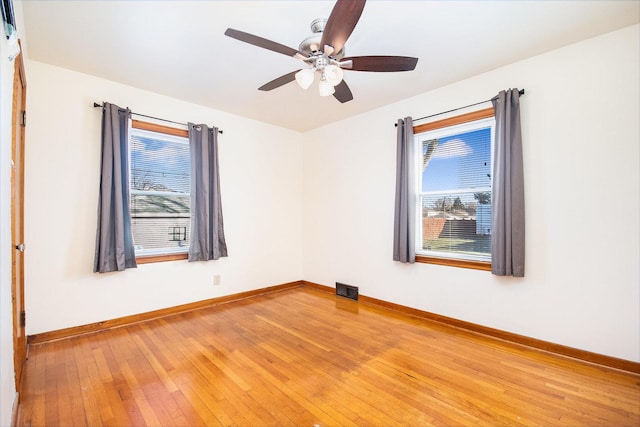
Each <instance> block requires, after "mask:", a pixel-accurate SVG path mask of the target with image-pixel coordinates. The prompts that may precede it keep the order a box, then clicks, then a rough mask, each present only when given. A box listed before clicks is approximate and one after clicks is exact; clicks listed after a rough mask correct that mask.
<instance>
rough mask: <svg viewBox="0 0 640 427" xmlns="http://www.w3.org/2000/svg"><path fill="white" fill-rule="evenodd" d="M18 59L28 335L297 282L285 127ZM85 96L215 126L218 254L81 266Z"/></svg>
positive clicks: (297, 172)
mask: <svg viewBox="0 0 640 427" xmlns="http://www.w3.org/2000/svg"><path fill="white" fill-rule="evenodd" d="M26 66H27V76H28V83H29V86H28V93H27V105H28V123H27V136H26V141H27V146H26V155H25V157H26V177H25V179H26V183H25V191H26V197H25V211H26V216H25V240H26V244H27V252H26V255H25V256H26V258H25V279H26V286H25V287H26V289H25V291H26V295H25V301H26V311H27V319H28V320H27V334H28V335H31V334H35V333H39V332H45V331H51V330H56V329H60V328H66V327H71V326H77V325H83V324H87V323H91V322H97V321H101V320H107V319H112V318H116V317H120V316H126V315H131V314H136V313H141V312H146V311H150V310H155V309H160V308H164V307H171V306H175V305H179V304H184V303H189V302H193V301H199V300H204V299H207V298H213V297H217V296H221V295H228V294H233V293H238V292H243V291H247V290H252V289H257V288H263V287H267V286H272V285H278V284H282V283H286V282H290V281H295V280H300V279H301V278H302V251H301V250H300V248H301V245H302V218H303V211H302V200H303V199H302V165H301V158H302V146H301V144H300V135H299V134H298V133H297V132H293V131H289V130H285V129H281V128H277V127H274V126H270V125H265V124H262V123H258V122H255V121H251V120H248V119H244V118H240V117H237V116H232V115H229V114H226V113H223V112H220V111H215V110H211V109H208V108H205V107H202V106H198V105H194V104H189V103H186V102H182V101H180V100H176V99H171V98H167V97H163V96H160V95H156V94H153V93H149V92H145V91H142V90H139V89H136V88H132V87H128V86H124V85H121V84H116V83H114V82H110V81H106V80H102V79H99V78H96V77H92V76H88V75H85V74H80V73H77V72H73V71H70V70H66V69H62V68H57V67H53V66H50V65H47V64H43V63H39V62H35V61H28V62H27V64H26ZM211 84H216V83H215V82H212V83H211ZM94 101H97V102H102V101H108V102H112V103H115V104H117V105H120V106H122V107H125V106H128V107H129V108H131V109H132V110H133V111H134V112H140V113H143V114H147V115H151V116H156V117H162V118H167V119H170V120H174V121H178V122H186V121H192V122H196V123H207V124H209V125H215V126H218V127H220V128H221V129H223V130H224V134H223V135H221V136H220V140H219V141H220V144H219V155H220V169H221V172H220V178H221V191H222V206H223V211H224V223H225V234H226V239H227V246H228V250H229V257H228V258H221V259H220V260H217V261H210V262H197V263H188V262H187V261H175V262H164V263H156V264H143V265H139V266H138V268H137V269H131V270H127V271H125V272H117V273H107V274H95V273H93V272H92V268H93V257H94V244H95V227H96V212H97V200H98V184H99V163H100V148H99V140H100V129H101V124H100V123H101V111H100V110H99V109H95V108H93V106H92V105H93V102H94ZM214 274H220V275H221V276H222V285H221V286H216V287H214V286H213V276H214Z"/></svg>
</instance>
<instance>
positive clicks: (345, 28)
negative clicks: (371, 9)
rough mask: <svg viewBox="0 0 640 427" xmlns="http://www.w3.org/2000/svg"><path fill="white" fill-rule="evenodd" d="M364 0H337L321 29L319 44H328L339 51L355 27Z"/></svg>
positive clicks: (335, 50)
mask: <svg viewBox="0 0 640 427" xmlns="http://www.w3.org/2000/svg"><path fill="white" fill-rule="evenodd" d="M365 3H366V0H338V1H337V2H336V4H335V6H333V10H332V11H331V15H329V19H328V20H327V24H326V25H325V27H324V30H323V31H322V40H321V41H320V46H322V48H324V46H326V45H329V46H331V47H333V51H334V52H340V51H341V50H342V48H343V47H344V44H345V42H346V41H347V39H348V38H349V36H350V35H351V33H352V32H353V29H354V28H355V27H356V24H357V23H358V20H359V19H360V15H362V10H363V9H364V4H365Z"/></svg>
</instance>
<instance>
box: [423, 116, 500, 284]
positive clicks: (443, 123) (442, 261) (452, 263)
mask: <svg viewBox="0 0 640 427" xmlns="http://www.w3.org/2000/svg"><path fill="white" fill-rule="evenodd" d="M488 118H495V114H494V111H493V107H489V108H485V109H482V110H476V111H472V112H469V113H466V114H460V115H457V116H454V117H448V118H445V119H441V120H436V121H433V122H429V123H424V124H421V125H417V126H414V127H413V134H414V136H417V135H418V134H421V133H425V132H429V131H434V130H439V129H444V128H448V127H452V126H456V125H461V124H465V123H470V122H474V121H477V120H483V119H488ZM417 151H418V147H416V152H417ZM416 157H418V156H417V155H416ZM417 170H418V169H416V171H417ZM420 175H421V174H419V173H416V174H415V178H416V181H418V177H419V176H420ZM415 194H416V197H417V200H416V236H418V233H419V230H420V229H421V228H422V227H419V224H420V223H419V221H421V220H422V212H421V206H422V204H421V203H420V194H421V191H420V186H418V185H417V182H416V193H415ZM416 246H417V242H416ZM415 262H418V263H424V264H435V265H444V266H449V267H459V268H469V269H474V270H483V271H491V262H490V261H479V260H472V259H461V258H448V257H447V258H445V257H436V256H431V255H423V254H418V253H416V256H415Z"/></svg>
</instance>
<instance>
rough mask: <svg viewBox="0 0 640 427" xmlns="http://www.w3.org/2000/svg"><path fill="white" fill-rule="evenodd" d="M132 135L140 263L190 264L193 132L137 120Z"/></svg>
mask: <svg viewBox="0 0 640 427" xmlns="http://www.w3.org/2000/svg"><path fill="white" fill-rule="evenodd" d="M129 135H130V136H129V167H130V171H129V188H130V197H131V228H132V232H133V241H134V246H135V251H136V258H137V260H138V262H140V261H142V262H145V261H147V262H149V261H165V260H170V259H186V257H187V251H188V250H189V234H190V204H191V199H190V190H191V188H190V187H191V177H190V176H191V173H190V171H191V160H190V157H189V139H188V132H187V131H186V130H180V129H175V128H170V127H166V126H160V125H155V124H151V123H145V122H140V121H137V120H133V121H132V124H131V130H130V133H129ZM140 257H143V258H140Z"/></svg>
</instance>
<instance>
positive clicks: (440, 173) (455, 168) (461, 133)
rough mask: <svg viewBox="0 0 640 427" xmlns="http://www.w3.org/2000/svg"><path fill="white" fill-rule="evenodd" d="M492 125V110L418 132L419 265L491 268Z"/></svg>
mask: <svg viewBox="0 0 640 427" xmlns="http://www.w3.org/2000/svg"><path fill="white" fill-rule="evenodd" d="M494 125H495V119H494V117H493V110H492V109H488V110H482V112H476V113H471V114H469V115H464V116H458V117H456V118H451V119H446V120H442V121H440V122H434V123H430V124H426V125H422V126H416V127H415V128H414V134H415V142H416V172H417V173H416V175H417V176H416V180H417V183H416V189H417V191H418V194H417V197H416V201H417V212H416V219H417V226H416V233H417V236H416V246H417V247H416V261H420V262H435V263H438V264H445V265H459V266H464V267H470V268H481V269H488V268H490V262H491V174H492V152H493V149H492V147H493V135H494V129H493V128H494ZM456 261H462V262H461V263H458V262H456Z"/></svg>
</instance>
